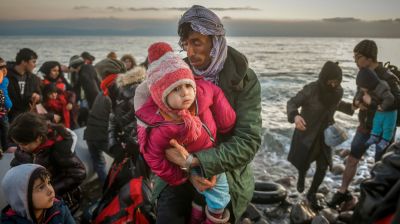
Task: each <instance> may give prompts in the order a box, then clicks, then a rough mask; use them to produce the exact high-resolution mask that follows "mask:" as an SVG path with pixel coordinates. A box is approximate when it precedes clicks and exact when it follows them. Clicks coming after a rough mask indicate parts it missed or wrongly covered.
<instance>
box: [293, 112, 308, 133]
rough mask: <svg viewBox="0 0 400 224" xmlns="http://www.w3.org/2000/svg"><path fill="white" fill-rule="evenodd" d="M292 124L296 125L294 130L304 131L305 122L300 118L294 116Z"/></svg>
mask: <svg viewBox="0 0 400 224" xmlns="http://www.w3.org/2000/svg"><path fill="white" fill-rule="evenodd" d="M294 123H295V125H296V129H298V130H300V131H305V130H306V121H305V120H304V119H303V117H302V116H300V115H296V117H294Z"/></svg>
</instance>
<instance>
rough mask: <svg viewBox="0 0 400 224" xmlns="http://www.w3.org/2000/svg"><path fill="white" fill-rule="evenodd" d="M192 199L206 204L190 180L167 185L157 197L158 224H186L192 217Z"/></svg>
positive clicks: (200, 203)
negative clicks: (177, 184)
mask: <svg viewBox="0 0 400 224" xmlns="http://www.w3.org/2000/svg"><path fill="white" fill-rule="evenodd" d="M192 201H195V202H196V204H199V205H204V204H205V202H204V198H203V196H202V195H200V194H199V193H197V191H196V189H195V188H194V187H193V185H192V184H191V183H190V182H186V183H184V184H181V185H179V186H167V187H166V188H165V189H164V190H163V191H162V192H161V194H160V196H159V197H158V199H157V208H156V212H157V224H170V223H174V224H185V223H188V221H189V219H190V214H191V210H192Z"/></svg>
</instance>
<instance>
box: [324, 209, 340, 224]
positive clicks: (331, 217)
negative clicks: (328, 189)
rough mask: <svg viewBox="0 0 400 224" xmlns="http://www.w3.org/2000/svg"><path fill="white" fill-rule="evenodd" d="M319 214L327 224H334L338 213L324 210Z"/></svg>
mask: <svg viewBox="0 0 400 224" xmlns="http://www.w3.org/2000/svg"><path fill="white" fill-rule="evenodd" d="M320 214H321V215H323V216H324V217H325V218H326V219H327V220H328V221H329V223H335V222H336V220H337V219H338V217H339V212H338V211H336V210H335V209H332V208H325V209H323V210H322V211H321V212H320Z"/></svg>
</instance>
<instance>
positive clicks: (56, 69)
mask: <svg viewBox="0 0 400 224" xmlns="http://www.w3.org/2000/svg"><path fill="white" fill-rule="evenodd" d="M59 74H60V68H59V67H58V66H56V67H54V68H52V69H51V70H50V77H51V78H52V79H56V78H57V77H58V75H59Z"/></svg>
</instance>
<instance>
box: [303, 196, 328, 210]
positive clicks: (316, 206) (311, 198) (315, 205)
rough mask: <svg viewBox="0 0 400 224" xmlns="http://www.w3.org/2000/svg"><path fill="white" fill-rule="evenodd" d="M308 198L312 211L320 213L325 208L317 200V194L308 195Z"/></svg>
mask: <svg viewBox="0 0 400 224" xmlns="http://www.w3.org/2000/svg"><path fill="white" fill-rule="evenodd" d="M306 197H307V201H308V203H309V205H310V207H311V209H312V210H314V211H320V210H322V209H323V208H324V206H322V205H321V203H320V202H319V200H318V199H317V197H316V195H315V193H307V196H306Z"/></svg>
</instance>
